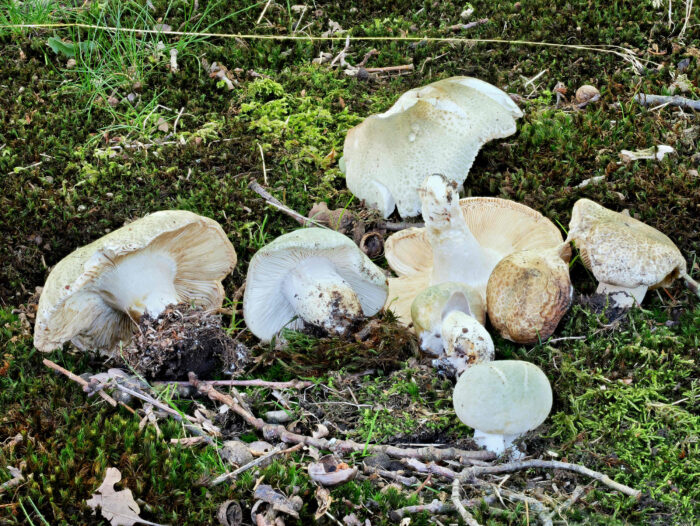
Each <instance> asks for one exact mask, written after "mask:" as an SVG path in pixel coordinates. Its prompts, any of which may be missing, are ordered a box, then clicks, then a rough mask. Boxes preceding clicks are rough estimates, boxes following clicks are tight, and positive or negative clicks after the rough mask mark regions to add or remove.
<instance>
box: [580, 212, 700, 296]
mask: <svg viewBox="0 0 700 526" xmlns="http://www.w3.org/2000/svg"><path fill="white" fill-rule="evenodd" d="M567 241H573V242H574V243H576V247H577V248H578V249H579V252H580V254H581V260H582V261H583V264H584V265H585V266H586V268H588V269H589V270H590V271H591V272H593V275H594V276H595V278H596V279H597V280H598V289H597V290H596V292H598V293H604V294H611V295H613V298H614V299H615V300H616V301H617V302H620V299H619V294H617V295H616V294H615V293H619V292H620V291H622V292H625V293H627V294H629V295H630V296H632V297H633V298H634V300H635V301H636V302H637V303H641V302H642V300H643V299H644V296H645V294H646V292H647V289H655V288H658V287H668V286H669V285H671V283H673V281H674V280H675V279H676V278H683V279H684V280H685V282H686V284H687V285H688V287H689V288H690V289H691V290H692V291H693V292H694V293H695V294H699V295H700V292H699V291H698V283H697V282H696V281H695V280H694V279H693V278H691V277H690V276H689V275H688V272H687V267H686V263H685V259H684V258H683V255H682V254H681V252H680V250H678V247H676V245H675V244H674V243H673V241H671V240H670V239H669V238H668V237H666V236H665V235H664V234H662V233H661V232H659V231H658V230H656V229H655V228H652V227H650V226H649V225H647V224H645V223H642V222H641V221H638V220H637V219H634V218H633V217H630V216H629V215H625V214H622V213H618V212H613V211H612V210H608V209H607V208H604V207H603V206H601V205H599V204H598V203H595V202H593V201H591V200H589V199H579V200H578V201H576V203H575V204H574V208H573V211H572V212H571V222H570V223H569V236H568V238H567Z"/></svg>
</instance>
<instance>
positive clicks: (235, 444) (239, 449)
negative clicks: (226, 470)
mask: <svg viewBox="0 0 700 526" xmlns="http://www.w3.org/2000/svg"><path fill="white" fill-rule="evenodd" d="M219 453H220V454H221V458H223V459H224V460H227V461H229V462H230V463H231V464H235V465H236V466H243V465H245V464H247V463H248V462H252V460H253V454H252V453H251V452H250V449H248V446H247V445H246V444H244V443H243V442H241V441H240V440H227V441H226V442H224V447H222V448H221V449H220V450H219Z"/></svg>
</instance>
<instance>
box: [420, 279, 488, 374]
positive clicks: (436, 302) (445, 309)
mask: <svg viewBox="0 0 700 526" xmlns="http://www.w3.org/2000/svg"><path fill="white" fill-rule="evenodd" d="M411 318H412V319H413V328H414V330H415V331H416V334H417V335H418V338H419V339H420V345H421V349H422V350H423V351H425V352H426V353H428V354H430V355H432V356H435V357H436V358H437V360H435V361H434V362H433V364H434V365H435V366H436V367H438V368H442V369H446V370H448V371H449V372H450V375H452V373H454V376H459V375H460V374H461V373H462V371H463V370H464V369H465V368H466V367H468V366H469V365H471V364H473V363H479V362H482V361H487V360H493V356H494V346H493V341H492V340H491V336H490V335H489V333H488V332H487V331H486V329H485V328H484V327H483V323H484V322H485V321H486V310H485V309H484V302H483V299H482V298H481V295H479V293H478V292H476V291H475V290H474V289H472V288H471V287H469V286H468V285H465V284H463V283H456V282H447V283H441V284H440V285H435V286H433V287H429V288H427V289H425V290H424V291H423V292H421V293H420V294H418V296H416V299H415V300H413V305H411Z"/></svg>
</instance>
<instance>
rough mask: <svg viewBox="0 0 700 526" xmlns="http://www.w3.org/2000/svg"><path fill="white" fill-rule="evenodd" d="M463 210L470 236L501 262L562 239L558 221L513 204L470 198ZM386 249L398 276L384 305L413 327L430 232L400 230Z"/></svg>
mask: <svg viewBox="0 0 700 526" xmlns="http://www.w3.org/2000/svg"><path fill="white" fill-rule="evenodd" d="M460 206H461V207H462V214H463V216H464V219H465V220H466V222H467V226H468V227H469V230H470V231H471V233H472V234H473V235H474V237H476V239H477V241H478V242H479V244H480V245H481V246H482V247H483V248H484V249H485V250H486V251H488V252H490V253H491V254H495V255H497V256H498V259H502V258H504V257H505V256H507V255H509V254H511V253H513V252H516V251H520V250H528V249H533V250H534V249H540V250H544V249H548V248H554V247H557V246H559V245H561V244H562V235H561V233H560V232H559V229H558V228H557V227H556V226H555V225H554V223H552V222H551V221H550V220H549V219H547V218H546V217H545V216H543V215H542V214H540V213H539V212H537V211H536V210H533V209H532V208H530V207H528V206H525V205H523V204H520V203H517V202H515V201H509V200H507V199H500V198H497V197H468V198H465V199H461V200H460ZM384 251H385V256H386V259H387V262H388V263H389V266H390V267H391V269H392V270H394V272H396V274H397V275H398V276H399V277H398V278H390V279H389V296H388V299H387V305H386V307H387V308H391V309H392V310H393V311H394V312H395V313H396V314H397V315H398V316H399V319H400V320H401V321H402V322H403V323H409V322H410V319H411V311H410V308H411V303H412V302H413V298H415V297H416V295H417V294H418V293H420V292H421V291H422V290H423V289H424V288H426V287H428V286H430V282H431V272H432V269H433V251H432V248H431V245H430V241H429V239H428V235H427V232H426V230H425V229H424V228H408V229H406V230H401V231H399V232H397V233H395V234H392V235H391V236H389V238H388V239H387V240H386V243H385V245H384ZM570 255H571V252H570V250H569V248H568V247H567V248H566V250H565V252H564V253H563V254H562V257H563V258H564V260H565V261H568V260H569V258H570ZM467 264H469V262H468V261H465V265H467ZM418 287H420V288H418Z"/></svg>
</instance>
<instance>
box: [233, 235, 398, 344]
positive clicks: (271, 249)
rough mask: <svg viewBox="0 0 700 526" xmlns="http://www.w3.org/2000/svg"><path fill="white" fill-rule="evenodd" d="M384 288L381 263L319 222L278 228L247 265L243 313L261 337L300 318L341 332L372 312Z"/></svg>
mask: <svg viewBox="0 0 700 526" xmlns="http://www.w3.org/2000/svg"><path fill="white" fill-rule="evenodd" d="M386 294H387V284H386V276H385V274H384V272H383V271H382V269H380V268H379V267H378V266H376V265H375V264H374V263H372V262H371V261H370V260H369V258H368V257H367V256H366V255H365V254H363V253H362V251H361V250H360V249H359V248H358V247H357V245H355V243H353V242H352V241H351V240H350V239H348V238H347V237H345V236H344V235H342V234H340V233H338V232H334V231H332V230H327V229H323V228H305V229H300V230H295V231H294V232H290V233H288V234H284V235H282V236H280V237H278V238H277V239H275V240H274V241H273V242H272V243H270V244H269V245H267V246H265V247H263V248H261V249H260V250H258V252H256V253H255V255H254V256H253V259H252V260H251V261H250V265H249V267H248V277H247V278H246V290H245V295H244V298H243V317H244V319H245V322H246V325H247V326H248V328H249V329H250V331H251V332H252V333H253V334H255V335H256V336H257V337H258V338H260V339H261V340H262V341H264V342H268V341H270V340H271V339H272V338H273V337H274V336H275V335H276V334H277V333H278V332H279V331H280V329H282V328H284V327H287V328H290V329H301V328H302V327H303V326H304V323H307V324H309V325H312V326H315V327H320V328H321V329H323V330H325V331H326V332H328V333H331V334H334V335H345V334H346V333H347V331H348V330H349V329H350V328H351V327H352V326H354V325H355V324H356V323H357V322H358V321H360V320H361V319H362V318H364V317H365V316H372V315H374V314H376V313H377V312H378V311H379V310H380V309H381V308H382V306H383V305H384V302H385V300H386Z"/></svg>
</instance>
